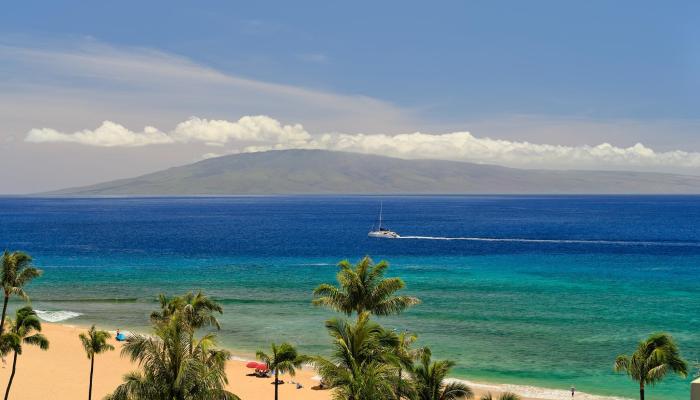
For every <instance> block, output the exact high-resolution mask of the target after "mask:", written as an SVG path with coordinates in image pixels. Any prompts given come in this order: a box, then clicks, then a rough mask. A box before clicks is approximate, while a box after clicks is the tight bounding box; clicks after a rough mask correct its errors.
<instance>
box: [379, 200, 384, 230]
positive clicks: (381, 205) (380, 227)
mask: <svg viewBox="0 0 700 400" xmlns="http://www.w3.org/2000/svg"><path fill="white" fill-rule="evenodd" d="M382 208H384V202H382V201H380V202H379V230H380V231H381V230H382Z"/></svg>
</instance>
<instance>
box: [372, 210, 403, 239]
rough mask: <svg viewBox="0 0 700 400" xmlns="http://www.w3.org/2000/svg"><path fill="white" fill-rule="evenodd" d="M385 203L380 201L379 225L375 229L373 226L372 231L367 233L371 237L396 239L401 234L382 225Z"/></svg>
mask: <svg viewBox="0 0 700 400" xmlns="http://www.w3.org/2000/svg"><path fill="white" fill-rule="evenodd" d="M383 208H384V207H383V203H379V226H378V227H377V230H374V228H372V230H371V231H369V233H368V234H367V236H369V237H374V238H383V239H396V238H398V237H399V234H398V233H396V232H394V231H392V230H390V229H388V228H384V227H382V211H383Z"/></svg>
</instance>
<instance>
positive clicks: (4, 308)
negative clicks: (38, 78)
mask: <svg viewBox="0 0 700 400" xmlns="http://www.w3.org/2000/svg"><path fill="white" fill-rule="evenodd" d="M8 300H10V296H8V295H7V294H6V295H5V302H4V303H3V305H2V320H0V335H2V333H3V330H4V329H5V314H7V301H8Z"/></svg>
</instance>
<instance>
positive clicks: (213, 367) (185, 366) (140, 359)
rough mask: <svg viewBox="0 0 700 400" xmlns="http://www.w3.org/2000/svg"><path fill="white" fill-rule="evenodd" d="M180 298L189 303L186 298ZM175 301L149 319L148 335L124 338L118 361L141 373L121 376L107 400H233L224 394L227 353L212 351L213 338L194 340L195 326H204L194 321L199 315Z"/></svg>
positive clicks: (235, 398) (233, 395) (228, 355)
mask: <svg viewBox="0 0 700 400" xmlns="http://www.w3.org/2000/svg"><path fill="white" fill-rule="evenodd" d="M184 297H185V298H190V296H189V294H188V295H185V296H184ZM196 297H197V296H192V297H191V299H192V300H194V299H195V298H196ZM202 297H205V296H203V295H202ZM162 298H163V297H161V299H162ZM176 301H177V302H178V306H176V307H170V306H168V308H167V311H165V313H164V314H161V316H162V318H155V319H153V318H152V320H153V321H154V324H153V325H154V327H153V331H154V332H153V335H140V334H135V335H131V336H129V337H128V338H127V339H126V342H125V343H124V346H123V347H122V356H125V357H128V358H129V359H130V360H131V361H132V362H135V363H137V365H138V366H139V367H140V368H141V370H140V371H133V372H130V373H128V374H126V375H125V376H124V382H123V383H122V384H121V385H119V386H118V387H117V388H116V389H115V390H114V392H112V394H110V395H108V396H107V397H106V399H107V400H238V396H236V395H235V394H233V393H231V392H229V391H227V390H226V389H225V387H226V385H227V384H228V379H227V378H226V371H225V367H226V361H227V360H228V359H229V358H230V356H231V354H230V353H229V352H228V351H226V350H222V349H219V348H218V347H217V346H216V344H217V343H216V335H215V334H213V333H209V334H206V335H204V336H202V337H201V338H199V339H197V338H196V337H195V335H194V333H195V331H196V329H197V328H195V326H200V327H201V326H204V325H206V324H204V325H202V324H200V323H199V322H198V321H201V320H200V319H199V317H200V316H201V314H198V313H196V312H194V311H195V310H196V309H197V307H188V306H187V304H190V302H189V301H185V302H184V303H180V300H176ZM168 303H169V301H167V302H161V305H163V304H168ZM179 304H185V306H183V307H180V306H179ZM204 308H211V307H210V306H206V307H204ZM163 312H164V309H163V307H162V308H161V313H163ZM195 316H196V317H195ZM204 319H206V318H204ZM209 321H211V320H209Z"/></svg>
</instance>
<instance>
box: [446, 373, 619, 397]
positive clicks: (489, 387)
mask: <svg viewBox="0 0 700 400" xmlns="http://www.w3.org/2000/svg"><path fill="white" fill-rule="evenodd" d="M447 381H457V382H462V383H465V384H467V385H469V386H470V387H472V388H474V389H481V390H486V391H498V392H511V393H515V394H518V395H520V396H523V397H527V398H531V399H542V400H570V399H571V392H570V391H569V390H560V389H548V388H543V387H537V386H527V385H513V384H489V383H477V382H471V381H467V380H463V379H452V378H448V379H447ZM575 399H576V400H629V399H628V398H627V397H617V396H599V395H593V394H589V393H583V392H578V391H577V392H576V396H575Z"/></svg>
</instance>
